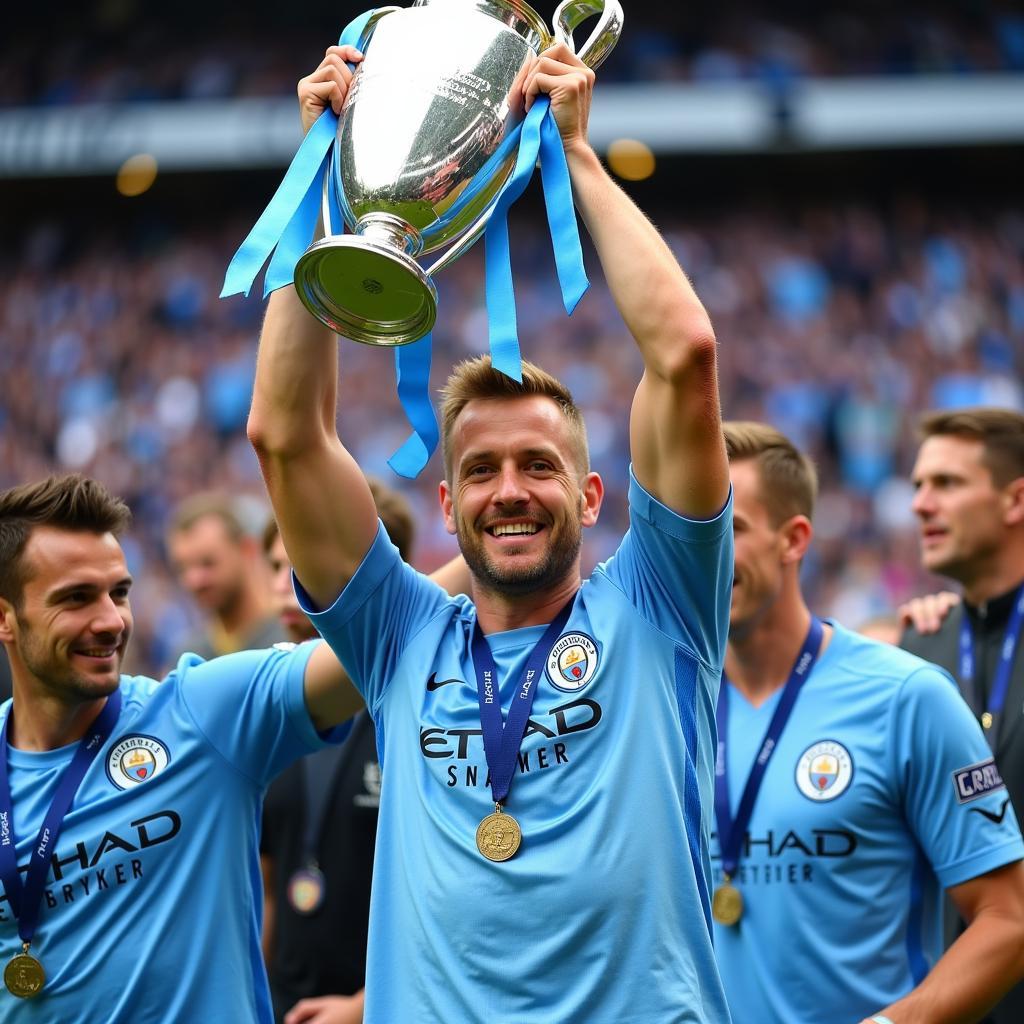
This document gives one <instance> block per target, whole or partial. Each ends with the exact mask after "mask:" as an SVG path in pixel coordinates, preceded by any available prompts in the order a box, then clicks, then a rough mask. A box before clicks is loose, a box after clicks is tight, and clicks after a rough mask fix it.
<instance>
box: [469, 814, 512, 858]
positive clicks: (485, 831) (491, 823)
mask: <svg viewBox="0 0 1024 1024" xmlns="http://www.w3.org/2000/svg"><path fill="white" fill-rule="evenodd" d="M522 841H523V830H522V829H521V828H520V827H519V822H518V821H516V819H515V818H513V817H512V815H511V814H506V813H505V812H504V811H503V810H502V809H501V804H495V805H494V813H493V814H488V815H487V817H486V818H484V820H483V821H481V822H480V824H479V825H478V826H477V830H476V848H477V849H478V850H479V851H480V852H481V853H482V854H483V855H484V856H485V857H486V858H487V859H488V860H494V861H502V860H508V859H509V857H512V856H514V855H515V852H516V850H518V849H519V844H520V843H521V842H522Z"/></svg>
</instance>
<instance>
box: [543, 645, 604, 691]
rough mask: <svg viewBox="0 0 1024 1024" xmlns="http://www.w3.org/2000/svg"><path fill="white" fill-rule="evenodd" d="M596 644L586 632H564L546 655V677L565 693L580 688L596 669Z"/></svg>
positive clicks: (591, 677) (592, 675) (592, 676)
mask: <svg viewBox="0 0 1024 1024" xmlns="http://www.w3.org/2000/svg"><path fill="white" fill-rule="evenodd" d="M597 663H598V653H597V645H596V644H595V643H594V641H593V640H591V639H590V637H589V636H587V634H586V633H564V634H563V635H562V636H560V637H559V638H558V639H557V640H556V641H555V645H554V647H552V648H551V653H550V654H549V655H548V664H547V669H548V679H550V680H551V683H552V685H553V686H555V687H556V688H557V689H559V690H564V691H565V692H567V693H575V692H576V691H577V690H582V689H583V687H584V686H586V685H587V683H589V682H590V680H591V679H593V678H594V673H595V672H596V671H597Z"/></svg>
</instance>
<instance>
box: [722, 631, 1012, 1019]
mask: <svg viewBox="0 0 1024 1024" xmlns="http://www.w3.org/2000/svg"><path fill="white" fill-rule="evenodd" d="M781 692H782V691H781V690H780V691H777V692H776V693H775V694H773V695H772V697H771V698H770V699H769V700H768V701H767V702H765V703H764V704H763V705H761V707H759V708H755V707H753V706H752V705H751V704H750V703H749V702H748V701H747V700H746V699H745V698H744V697H743V696H742V695H741V694H740V692H739V691H738V690H737V689H736V688H735V687H733V686H731V685H730V686H729V719H728V729H727V733H726V750H727V766H726V767H727V777H728V783H729V795H730V805H731V809H732V813H733V814H734V815H735V813H736V807H737V804H738V802H739V798H740V794H741V793H742V790H743V786H744V783H745V781H746V779H747V776H748V774H749V772H750V769H751V766H752V764H753V762H754V759H755V757H756V756H757V754H758V752H759V750H760V747H761V740H762V737H763V736H764V734H765V731H766V728H767V725H768V722H769V720H770V719H771V717H772V715H773V713H774V711H775V708H776V705H777V704H778V701H779V698H780V695H781ZM1008 805H1009V798H1008V796H1007V794H1006V789H1005V787H1004V786H1003V784H1002V781H1001V779H1000V778H999V774H998V772H997V771H996V768H995V765H994V763H993V760H992V752H991V750H989V748H988V745H987V744H986V742H985V738H984V736H983V735H982V732H981V729H980V728H979V726H978V724H977V722H976V721H975V719H974V717H973V715H972V714H971V712H970V710H969V709H968V708H967V705H966V704H965V703H964V702H963V700H962V699H961V697H960V695H959V693H957V690H956V687H955V685H954V684H953V682H952V680H951V679H950V678H949V677H948V676H947V675H946V674H945V673H944V672H943V671H941V670H940V669H938V668H936V667H935V666H933V665H930V664H928V663H926V662H924V661H921V660H920V659H918V658H915V657H914V656H913V655H909V654H907V653H906V652H904V651H901V650H899V649H897V648H895V647H890V646H888V645H886V644H881V643H878V642H876V641H873V640H868V639H866V638H864V637H861V636H859V635H857V634H855V633H851V632H849V631H848V630H846V629H843V628H842V627H841V626H835V625H834V633H833V635H832V640H831V642H830V643H829V645H828V646H827V647H826V648H825V650H824V652H823V653H822V654H821V657H820V659H819V660H818V662H817V663H816V664H815V666H814V668H813V669H812V670H811V673H810V676H809V677H808V678H807V680H806V682H805V683H804V685H803V688H802V689H801V691H800V694H799V696H798V697H797V700H796V703H795V705H794V708H793V711H792V715H791V717H790V718H789V721H788V723H787V725H786V727H785V730H784V732H783V734H782V737H781V739H780V740H779V741H778V743H777V745H776V747H775V749H774V752H773V753H772V755H771V760H770V762H769V763H768V767H767V770H766V773H765V776H764V780H763V784H762V786H761V789H760V792H759V794H758V797H757V802H756V803H755V805H754V810H753V814H752V816H751V819H750V825H749V828H748V830H747V839H746V842H745V843H744V844H743V846H742V848H741V853H742V859H741V862H740V868H739V874H738V877H737V878H736V879H735V880H734V881H735V883H736V885H737V887H738V888H739V889H740V891H741V893H742V895H743V899H744V911H743V916H742V918H741V919H740V921H739V922H738V924H736V925H733V926H724V925H719V924H717V923H716V925H715V952H716V955H717V957H718V962H719V967H720V969H721V972H722V980H723V983H724V986H725V991H726V994H727V995H728V998H729V1006H730V1009H731V1011H732V1018H733V1022H734V1024H791V1022H800V1024H836V1022H837V1021H847V1022H850V1024H853V1022H856V1021H859V1020H861V1019H863V1018H865V1017H868V1016H870V1015H871V1014H872V1013H876V1012H878V1011H879V1010H880V1009H881V1008H882V1007H884V1006H887V1005H888V1004H889V1003H891V1002H894V1001H895V1000H896V999H899V998H901V997H902V996H905V995H906V994H907V993H908V992H909V991H910V990H911V989H913V988H914V987H915V986H916V985H918V984H919V983H920V982H921V981H922V980H923V978H924V977H925V975H926V974H927V972H928V970H929V969H930V968H931V967H932V966H933V965H934V963H935V961H936V960H937V959H938V958H939V956H940V955H941V953H942V935H941V922H940V913H941V894H942V890H943V889H944V888H948V887H950V886H954V885H958V884H960V883H962V882H966V881H968V880H969V879H972V878H975V877H977V876H978V875H981V874H984V873H985V872H988V871H992V870H994V869H995V868H998V867H1000V866H1002V865H1004V864H1008V863H1010V862H1012V861H1015V860H1019V859H1020V858H1021V857H1024V845H1022V843H1021V837H1020V832H1019V831H1018V828H1017V824H1016V819H1015V817H1014V814H1013V811H1012V809H1010V808H1009V806H1008ZM713 853H714V854H715V856H716V864H715V882H716V884H718V883H720V882H721V881H722V877H721V868H720V865H719V863H718V861H717V857H718V849H717V836H716V842H715V844H713Z"/></svg>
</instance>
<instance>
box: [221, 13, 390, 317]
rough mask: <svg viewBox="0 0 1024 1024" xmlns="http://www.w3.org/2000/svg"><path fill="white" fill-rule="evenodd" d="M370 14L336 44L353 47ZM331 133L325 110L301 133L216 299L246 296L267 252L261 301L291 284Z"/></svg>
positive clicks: (333, 125)
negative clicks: (270, 196)
mask: <svg viewBox="0 0 1024 1024" xmlns="http://www.w3.org/2000/svg"><path fill="white" fill-rule="evenodd" d="M372 15H373V11H372V10H369V11H366V12H364V13H363V14H360V15H359V17H358V18H354V19H353V20H352V21H350V22H349V23H348V25H346V26H345V30H344V32H342V33H341V38H340V39H339V40H338V45H339V46H358V45H359V41H360V40H361V39H362V36H363V32H364V30H365V28H366V24H367V22H368V21H369V20H370V17H371V16H372ZM337 134H338V115H337V114H335V113H334V111H333V110H331V108H330V107H329V106H328V108H327V109H326V110H325V111H324V112H323V113H322V114H321V115H320V116H319V117H318V118H317V120H316V122H315V124H314V125H313V126H312V128H310V129H309V131H308V132H307V133H306V137H305V138H304V139H303V140H302V145H301V146H299V149H298V151H297V152H296V154H295V156H294V157H293V159H292V162H291V165H290V166H289V167H288V170H287V172H286V173H285V176H284V178H283V180H282V181H281V184H280V185H278V187H277V191H276V192H275V193H274V196H273V198H272V199H271V200H270V202H269V203H268V204H267V208H266V209H265V210H264V211H263V213H262V214H261V215H260V218H259V220H258V221H256V223H255V225H253V229H252V231H250V232H249V234H248V235H247V236H246V239H245V241H244V242H242V244H241V245H240V246H239V247H238V252H236V253H235V255H234V256H233V257H232V260H231V263H230V264H229V265H228V269H227V273H226V274H225V275H224V287H223V288H222V289H221V293H220V297H221V298H222V299H223V298H226V297H227V296H229V295H248V294H249V292H250V290H251V289H252V285H253V282H254V281H255V280H256V277H257V275H258V274H259V272H260V270H261V269H262V267H263V265H264V264H265V263H266V262H267V260H268V259H269V258H270V255H271V253H274V256H275V259H274V261H273V263H272V264H271V270H272V271H273V273H272V274H271V272H270V271H268V274H267V280H266V282H265V284H266V287H265V290H264V297H265V296H266V295H268V294H270V292H272V291H274V290H275V289H277V288H281V287H282V286H284V285H286V284H291V282H292V279H293V277H294V270H295V264H296V262H297V261H298V258H299V257H300V256H301V255H302V254H303V252H305V250H306V248H307V247H308V246H309V244H310V242H312V241H313V233H314V231H316V221H317V215H318V213H319V209H320V195H321V192H322V190H323V180H324V172H325V161H326V158H327V154H328V151H329V150H330V148H331V144H332V143H333V142H334V139H335V136H336V135H337ZM325 227H326V225H325ZM277 250H281V251H277ZM289 271H290V272H289Z"/></svg>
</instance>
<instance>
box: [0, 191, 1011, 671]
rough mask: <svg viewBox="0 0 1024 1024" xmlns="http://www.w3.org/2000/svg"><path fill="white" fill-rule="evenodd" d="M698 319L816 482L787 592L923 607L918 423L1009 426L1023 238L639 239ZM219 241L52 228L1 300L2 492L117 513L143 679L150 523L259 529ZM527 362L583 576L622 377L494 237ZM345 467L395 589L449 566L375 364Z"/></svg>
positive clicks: (913, 219)
mask: <svg viewBox="0 0 1024 1024" xmlns="http://www.w3.org/2000/svg"><path fill="white" fill-rule="evenodd" d="M659 223H660V225H661V227H662V228H663V230H664V231H665V234H666V237H667V238H668V239H669V242H670V244H671V245H672V247H673V248H674V250H675V251H676V253H677V254H678V256H679V258H680V260H681V262H682V265H683V266H684V267H686V268H687V269H688V271H689V273H690V274H691V275H692V278H693V280H694V283H695V285H696V287H697V289H698V292H699V294H700V295H701V296H702V297H703V299H704V302H705V303H706V304H707V306H708V308H709V310H710V311H711V315H712V317H713V318H714V322H715V325H716V330H717V334H718V338H719V341H720V366H721V381H722V397H723V407H724V409H725V412H726V415H728V416H730V417H733V418H750V419H766V420H768V421H770V422H772V423H775V424H777V425H778V426H779V427H781V428H782V429H783V430H784V431H786V432H787V433H789V434H790V435H791V436H792V437H794V438H795V439H797V440H798V442H799V443H801V444H803V445H804V446H806V448H807V449H808V450H809V451H810V452H811V453H812V454H813V456H814V457H815V458H816V460H817V461H818V464H819V467H820V470H821V475H822V483H823V493H822V499H821V503H820V506H819V513H818V516H817V524H816V525H817V530H818V544H817V545H816V548H815V553H814V554H813V555H812V557H811V559H810V561H809V564H808V566H807V578H808V582H809V585H810V587H811V592H812V593H813V594H814V595H815V598H816V604H817V606H818V607H819V608H820V609H821V610H822V611H831V612H834V613H836V614H837V615H839V616H840V617H841V618H842V619H843V620H845V621H848V622H851V623H853V624H856V623H858V622H860V621H863V620H864V619H866V618H868V617H869V616H871V615H873V614H876V613H879V612H882V611H885V610H887V609H890V608H892V607H893V606H894V605H895V604H896V603H898V602H900V601H902V600H904V599H906V598H907V597H908V596H910V595H911V594H912V593H914V592H916V591H918V590H919V589H920V588H922V587H924V586H925V585H926V581H925V579H924V578H922V577H921V575H920V572H919V570H918V569H917V565H918V552H917V540H916V534H915V529H914V525H913V522H912V519H911V516H910V500H911V492H910V488H909V484H908V482H907V474H908V471H909V468H910V465H911V461H912V458H913V452H914V450H915V447H914V446H915V440H916V438H915V420H916V416H917V415H918V413H919V412H920V411H922V410H925V409H930V408H936V407H949V406H957V405H970V404H1005V405H1009V406H1017V407H1021V406H1022V404H1024V394H1022V390H1021V385H1020V382H1019V375H1018V369H1019V368H1018V365H1017V356H1016V353H1017V352H1019V348H1020V340H1021V337H1022V335H1024V218H1022V217H1021V215H1020V213H1019V211H1016V210H1013V209H1005V208H996V209H989V210H984V211H982V210H967V209H954V208H950V207H948V206H946V205H942V206H939V205H937V204H936V205H932V206H929V205H928V204H927V203H926V202H925V201H923V200H922V201H918V200H907V201H906V202H904V203H903V204H902V205H896V206H894V207H893V208H892V209H891V210H887V211H883V210H881V209H876V208H871V207H868V206H863V205H861V206H858V205H850V206H846V207H835V206H833V207H829V208H825V207H824V206H822V207H818V208H812V207H805V208H803V209H797V210H796V211H794V212H792V213H790V214H782V213H780V212H773V211H769V210H768V209H754V208H750V207H747V208H742V209H735V210H732V211H731V212H729V213H728V214H727V215H725V216H724V217H719V216H717V215H716V216H714V217H708V218H707V219H706V220H691V221H682V220H679V219H677V218H672V217H666V218H665V219H663V220H662V219H659ZM245 230H246V225H245V224H244V221H243V220H242V219H235V220H231V221H228V222H225V223H223V224H222V225H221V226H220V227H219V228H217V229H213V228H208V229H199V228H195V229H192V230H187V231H182V232H180V233H178V232H174V231H169V230H167V231H165V230H161V229H160V228H157V227H155V226H153V225H152V224H151V225H150V227H149V228H148V229H147V230H146V231H144V232H143V231H141V230H140V231H139V232H138V233H137V236H136V237H135V238H134V240H133V241H131V242H129V241H128V240H126V239H125V238H124V237H122V238H121V239H120V240H119V244H118V245H116V246H115V245H114V243H113V241H112V239H111V238H106V239H105V238H103V237H102V236H100V237H98V238H95V239H92V240H86V239H81V238H72V237H68V236H67V235H66V234H63V233H62V229H61V227H60V226H59V225H58V224H56V223H49V224H47V225H46V226H44V227H39V228H38V229H36V230H35V231H34V232H32V233H31V234H29V235H28V236H27V237H25V238H24V239H23V240H22V242H21V245H20V249H19V250H18V251H17V252H15V253H12V254H11V255H12V256H14V259H13V261H12V262H11V263H10V264H8V267H7V272H6V273H5V274H4V275H3V277H2V279H0V339H2V342H0V372H2V374H3V377H4V380H5V382H6V386H5V389H4V393H3V396H2V398H0V423H2V426H3V429H2V432H0V456H2V457H0V483H2V484H4V485H9V484H12V483H14V482H16V481H18V480H25V479H31V478H33V477H36V476H39V475H40V474H42V473H45V472H46V471H47V470H48V469H49V468H50V467H51V466H57V467H63V468H67V469H76V470H81V471H84V472H87V473H95V474H97V475H99V476H100V477H101V478H102V479H104V480H105V481H107V482H109V483H110V484H111V486H113V487H115V488H116V489H117V490H119V491H120V493H122V494H124V495H125V496H126V498H127V499H128V500H129V502H130V503H131V505H132V507H133V508H134V509H135V510H136V530H135V533H134V534H133V537H132V543H131V546H130V548H129V551H130V553H131V555H132V558H133V559H134V561H135V562H136V564H137V565H138V566H139V567H142V566H145V568H146V572H145V576H144V579H145V580H146V582H145V583H144V584H143V586H144V588H145V593H144V594H143V595H142V598H141V599H140V600H139V601H138V607H139V618H140V622H139V629H138V638H139V640H140V641H141V642H139V643H138V645H137V647H136V656H137V657H138V658H139V659H140V667H142V666H144V667H149V668H152V669H156V668H157V667H159V666H162V665H165V664H166V663H167V661H168V659H170V658H172V657H173V656H174V655H175V654H176V653H177V652H178V651H179V650H180V641H181V639H182V637H183V636H185V635H187V630H188V629H189V627H190V621H189V613H188V611H187V605H186V606H183V604H182V602H181V600H180V593H179V592H178V590H177V589H176V587H175V586H174V584H173V582H172V577H171V575H170V574H169V572H168V571H167V569H166V554H165V546H164V538H163V531H164V527H165V524H166V519H167V516H168V515H169V513H170V510H171V509H172V507H173V506H174V505H175V504H176V503H177V502H178V501H180V500H181V499H183V498H184V497H186V496H187V495H189V494H191V493H193V492H194V491H196V490H198V489H202V488H206V487H213V486H217V487H223V488H225V489H227V490H229V491H233V492H236V493H239V494H243V495H251V497H252V526H253V529H254V531H256V532H258V530H259V529H260V528H261V526H262V517H263V515H264V514H265V506H264V505H263V502H262V497H261V496H262V493H263V491H262V484H261V481H260V479H259V475H258V472H257V467H256V463H255V459H254V458H253V456H252V454H251V452H250V450H249V446H248V444H247V442H246V440H245V419H246V415H247V411H248V406H249V396H250V391H251V385H252V374H253V365H254V358H255V343H256V336H257V333H258V328H259V323H260V319H261V315H262V309H263V306H262V303H261V301H260V298H259V296H258V295H256V293H255V291H254V293H253V295H252V296H251V297H250V298H249V299H247V300H246V299H241V298H238V299H232V300H227V301H225V300H220V299H219V298H218V293H219V290H220V286H221V283H222V280H223V272H224V268H225V266H226V263H227V261H228V259H229V258H230V254H231V252H232V251H233V249H234V247H235V246H236V245H237V243H238V242H239V240H240V239H241V237H243V235H244V232H245ZM513 242H514V247H515V252H514V265H515V270H516V288H517V300H518V306H519V317H520V325H521V332H522V338H523V344H524V351H525V353H526V354H527V355H528V356H530V355H532V356H534V357H536V358H542V359H543V360H544V362H545V363H546V364H547V365H549V366H550V367H551V368H552V370H553V371H554V372H556V373H558V374H560V375H561V376H562V377H563V378H564V379H565V380H566V381H567V382H568V383H569V384H570V386H572V388H573V390H574V392H575V393H576V394H577V395H578V396H579V400H580V401H581V403H582V405H583V407H584V409H585V410H586V413H587V419H588V425H589V431H590V440H591V446H592V451H593V455H594V460H595V464H596V465H597V466H598V468H599V469H600V470H601V471H602V472H603V473H605V474H606V479H608V481H609V485H610V487H611V488H612V493H611V495H610V500H609V501H608V503H607V504H606V511H605V514H604V516H603V517H602V522H601V525H599V526H598V527H597V528H596V529H595V530H594V531H590V532H589V533H588V537H587V552H586V557H587V558H588V559H589V560H590V562H591V563H593V562H595V561H598V560H600V559H601V558H602V557H604V556H605V555H606V554H607V553H608V552H609V550H610V549H611V546H612V539H613V538H614V537H615V535H616V532H617V531H618V530H620V529H621V528H622V525H623V517H624V514H625V485H626V480H625V477H624V474H623V471H622V466H624V464H625V457H626V456H625V452H626V435H625V430H624V424H623V421H622V417H621V411H622V402H623V397H622V396H623V395H624V394H625V393H626V391H625V390H624V384H623V382H624V381H627V380H630V379H632V378H633V377H634V376H635V374H636V372H637V368H636V355H635V353H634V352H633V350H632V348H631V346H630V345H629V343H628V337H627V336H626V335H625V332H624V329H623V327H622V326H621V324H620V323H619V321H618V319H617V318H616V317H615V316H614V315H613V313H612V310H611V303H610V298H609V296H608V293H607V291H606V289H605V288H604V286H603V283H602V281H601V280H600V277H599V271H598V268H597V267H596V265H595V263H596V261H594V260H593V259H591V260H590V261H589V268H590V270H591V276H592V277H594V281H593V284H592V287H591V291H590V294H589V295H588V296H587V297H586V298H585V300H584V301H583V302H582V303H581V305H580V307H579V308H578V309H577V311H576V313H575V315H574V316H573V317H572V318H571V319H567V318H566V317H565V315H564V313H563V311H562V310H561V306H560V303H559V301H558V296H557V293H556V290H555V289H556V284H555V280H554V271H553V264H552V262H551V258H550V250H549V246H550V243H549V242H548V241H547V240H546V238H545V237H544V236H543V235H542V234H541V233H540V231H539V230H537V229H536V227H533V226H531V225H530V224H529V223H524V222H523V221H522V220H518V221H516V222H515V225H514V229H513ZM480 256H481V254H480V252H479V251H477V252H476V253H474V254H472V255H470V256H468V257H466V258H465V259H464V260H463V261H461V262H458V263H456V264H454V265H453V266H452V267H451V268H450V269H449V270H448V271H446V272H445V274H444V276H443V278H441V279H439V282H438V284H439V287H440V291H441V311H440V315H439V322H438V326H437V328H436V330H435V334H434V346H435V349H434V351H435V356H434V379H435V381H436V382H437V383H440V381H441V380H442V379H443V377H444V376H445V375H446V374H447V371H448V370H449V368H450V367H451V366H452V365H453V364H454V363H455V362H456V361H457V360H458V359H460V358H462V357H465V356H468V355H473V354H476V353H478V352H479V351H481V347H482V342H483V339H484V338H485V337H486V329H485V311H484V307H483V291H482V276H481V269H482V268H481V261H480ZM342 363H343V366H344V369H345V373H344V375H343V400H344V402H345V408H346V410H347V411H348V410H351V412H350V413H349V414H348V415H346V417H345V419H346V425H347V429H348V431H349V438H350V442H351V443H352V446H353V449H354V450H355V451H356V452H357V453H358V456H359V458H360V461H361V463H362V464H363V465H364V466H365V467H366V468H367V469H368V470H369V471H370V472H374V473H377V474H379V475H381V476H382V477H383V478H385V479H389V480H392V481H394V482H395V483H396V484H399V485H400V486H401V487H402V488H403V489H404V490H405V491H406V493H407V494H408V495H409V497H410V498H411V500H412V501H413V502H414V506H415V509H416V511H417V517H418V520H419V522H420V524H421V526H420V535H419V542H418V545H417V551H416V560H417V563H418V564H420V565H423V566H426V567H428V568H432V567H434V566H436V565H438V564H439V563H440V562H441V561H443V560H445V558H447V557H448V556H449V555H450V554H451V553H452V545H451V539H450V538H449V537H448V536H447V535H446V534H445V533H444V532H443V530H442V529H441V524H440V522H439V521H438V519H437V518H436V516H435V515H434V514H433V507H434V504H435V502H436V500H437V499H436V484H437V479H438V478H439V477H440V469H439V465H438V463H437V461H436V460H435V462H433V463H432V464H431V465H430V466H429V467H428V469H427V470H426V471H425V472H424V473H423V474H422V475H421V477H420V479H419V480H417V481H415V482H414V483H408V482H402V481H399V480H398V479H397V478H396V477H394V475H393V474H392V473H391V471H390V470H389V469H388V468H387V465H386V459H387V457H388V456H389V455H390V454H391V453H392V452H393V451H394V450H395V449H396V448H397V447H398V445H399V444H400V443H401V442H402V441H403V440H404V436H405V434H404V430H405V427H404V420H403V419H402V416H401V413H400V411H399V409H398V406H397V403H396V401H395V399H394V398H393V394H394V389H393V380H394V370H393V362H392V357H391V355H390V353H388V352H386V351H381V350H373V349H368V348H364V347H362V346H358V345H353V344H350V343H344V344H343V349H342Z"/></svg>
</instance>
